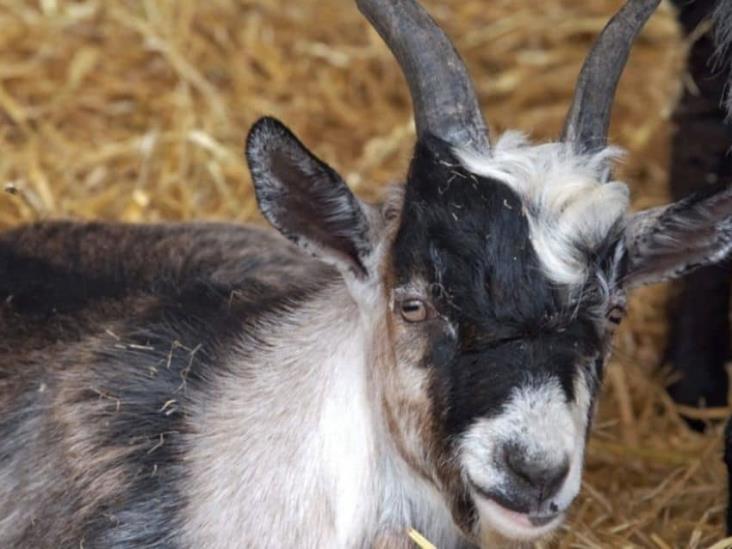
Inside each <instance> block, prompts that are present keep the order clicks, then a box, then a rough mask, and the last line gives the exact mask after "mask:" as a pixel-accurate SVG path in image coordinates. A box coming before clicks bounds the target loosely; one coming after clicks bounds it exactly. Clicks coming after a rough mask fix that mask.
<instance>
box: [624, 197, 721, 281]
mask: <svg viewBox="0 0 732 549" xmlns="http://www.w3.org/2000/svg"><path fill="white" fill-rule="evenodd" d="M625 250H626V252H625V257H624V262H625V265H624V267H623V272H624V275H623V277H622V285H623V286H625V287H633V286H640V285H642V284H651V283H653V282H661V281H664V280H671V279H673V278H678V277H680V276H682V275H684V274H686V273H688V272H690V271H692V270H694V269H696V268H697V267H703V266H704V265H709V264H712V263H716V262H718V261H722V260H723V259H725V258H726V257H727V256H728V255H730V252H732V186H728V185H713V186H710V187H709V188H708V189H704V190H703V191H700V192H698V193H695V194H693V195H691V196H689V197H687V198H685V199H683V200H680V201H678V202H675V203H674V204H671V205H670V206H664V207H660V208H654V209H651V210H645V211H642V212H638V213H637V214H635V215H633V216H632V217H631V219H630V221H629V223H628V225H627V228H626V231H625Z"/></svg>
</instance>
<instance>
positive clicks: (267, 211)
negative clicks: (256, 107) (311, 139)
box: [246, 118, 371, 278]
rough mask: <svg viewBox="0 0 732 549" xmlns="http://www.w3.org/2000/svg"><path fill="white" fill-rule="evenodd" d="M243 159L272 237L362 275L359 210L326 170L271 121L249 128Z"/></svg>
mask: <svg viewBox="0 0 732 549" xmlns="http://www.w3.org/2000/svg"><path fill="white" fill-rule="evenodd" d="M246 156H247V160H248V162H249V170H250V171H251V173H252V180H253V182H254V190H255V193H256V195H257V203H258V204H259V209H260V210H261V212H262V214H264V217H266V218H267V220H268V221H269V222H270V223H271V224H272V225H273V226H274V227H275V228H276V229H277V230H278V231H280V232H281V233H282V234H283V235H285V236H286V237H287V238H289V239H290V240H292V241H293V242H294V243H295V244H297V245H298V246H300V247H301V248H303V249H304V250H306V251H308V252H310V253H312V254H313V255H315V256H316V257H319V258H321V259H323V260H324V261H326V262H328V263H331V264H334V265H335V266H337V267H339V268H340V269H341V270H343V269H345V270H346V271H350V272H352V273H353V274H355V275H356V276H357V277H359V278H360V277H364V276H366V275H367V274H368V273H367V269H366V266H365V259H366V258H367V256H368V255H369V253H370V252H371V242H370V238H369V234H370V231H369V224H368V219H367V216H366V214H365V211H364V207H363V205H362V204H361V203H360V201H359V200H358V199H357V198H356V197H355V196H354V195H353V193H352V192H351V191H350V190H349V189H348V187H347V186H346V184H345V182H344V181H343V179H342V178H341V177H340V176H339V175H338V174H337V173H336V172H335V171H334V170H333V169H332V168H330V167H329V166H328V165H326V164H325V163H323V162H322V161H320V160H319V159H318V158H316V157H315V156H314V155H313V154H312V153H311V152H310V151H308V150H307V149H306V148H305V146H304V145H303V144H302V143H301V142H300V141H299V140H298V139H297V137H295V135H293V133H292V132H291V131H290V130H288V129H287V128H286V127H285V126H284V125H283V124H282V123H281V122H279V121H278V120H275V119H274V118H262V119H260V120H258V121H257V122H256V123H255V124H254V126H252V129H251V131H250V132H249V137H248V138H247V145H246Z"/></svg>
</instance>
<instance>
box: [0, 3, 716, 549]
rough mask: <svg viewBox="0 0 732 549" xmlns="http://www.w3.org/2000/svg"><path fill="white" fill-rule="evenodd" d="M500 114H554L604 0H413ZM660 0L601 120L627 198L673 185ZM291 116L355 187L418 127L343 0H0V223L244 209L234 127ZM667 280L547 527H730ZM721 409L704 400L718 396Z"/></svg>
mask: <svg viewBox="0 0 732 549" xmlns="http://www.w3.org/2000/svg"><path fill="white" fill-rule="evenodd" d="M425 3H426V4H427V6H428V7H429V8H430V9H431V11H432V12H433V14H434V15H435V16H436V18H437V19H438V20H439V21H440V22H441V23H442V24H443V25H444V27H445V28H446V29H447V30H448V32H449V34H450V35H451V36H452V37H453V38H454V39H455V42H456V43H457V46H458V49H459V50H460V51H461V52H462V54H463V55H464V57H465V59H466V61H467V63H468V65H469V67H470V69H471V72H472V74H473V77H474V79H475V81H476V86H477V89H478V92H479V95H480V99H481V102H482V104H483V106H484V109H485V112H486V113H487V115H488V117H489V119H490V122H491V125H492V128H493V131H494V133H495V132H499V131H502V130H503V129H506V128H518V129H522V130H525V131H527V132H530V133H531V134H532V135H533V136H535V137H536V138H537V139H549V138H551V137H553V136H555V135H556V134H557V132H558V130H559V128H560V126H561V122H562V118H563V115H564V113H565V110H566V108H567V106H568V102H569V98H570V95H571V91H572V86H573V81H574V78H575V76H576V74H577V71H578V69H579V65H580V63H581V60H582V58H583V56H584V54H585V52H586V51H587V48H588V46H589V44H590V42H591V40H592V38H593V36H594V35H595V34H596V33H597V32H599V30H600V29H601V28H602V26H603V25H604V23H605V21H606V20H607V18H608V17H609V15H610V14H611V13H612V12H613V11H614V10H615V9H616V8H617V7H618V6H619V4H620V2H619V1H618V0H545V1H542V2H537V1H531V0H490V1H487V0H450V1H443V2H437V1H436V0H431V1H426V2H425ZM680 36H681V35H680V32H679V29H678V28H677V25H676V22H675V19H674V14H673V12H672V9H671V8H670V6H668V5H665V4H664V5H662V8H661V9H660V11H659V13H657V14H656V15H655V16H654V17H653V19H652V21H651V23H650V24H649V26H648V27H647V29H646V31H644V33H643V35H642V36H641V37H640V39H639V42H638V44H637V46H636V47H635V49H634V51H633V55H632V57H631V61H630V64H629V67H628V69H627V70H626V74H625V76H624V79H623V81H622V83H621V86H620V90H619V94H618V101H617V103H616V108H615V112H614V120H613V127H612V138H613V141H614V142H615V143H617V144H620V145H621V146H623V147H625V148H627V149H628V151H629V155H628V158H627V160H626V162H625V164H624V166H623V168H622V170H621V175H622V176H623V177H625V178H626V180H628V181H629V182H630V183H631V188H632V194H633V198H634V205H635V207H639V208H640V207H648V206H651V205H655V204H659V203H662V202H664V201H665V200H667V188H666V187H667V180H666V175H667V157H668V137H669V131H670V128H669V123H668V119H669V115H670V113H671V111H672V109H673V106H674V104H675V101H676V99H677V97H678V95H679V92H680V90H681V86H682V84H683V82H684V79H683V78H682V73H683V64H684V55H685V50H686V44H684V43H683V42H682V40H681V38H680ZM265 113H266V114H273V115H275V116H277V117H280V118H281V119H283V120H284V121H286V123H288V124H289V125H291V126H292V127H293V128H294V129H295V130H296V131H297V133H298V134H299V135H300V136H301V137H302V139H303V140H304V141H305V143H307V144H308V145H309V146H311V147H312V148H313V149H314V150H315V151H316V152H317V153H318V154H319V155H321V156H322V157H323V158H324V159H325V160H326V161H328V162H330V163H332V164H333V165H334V166H336V167H337V168H338V169H339V170H340V171H341V173H343V174H344V175H345V176H346V177H347V179H348V182H349V183H350V184H351V185H352V186H353V188H355V189H356V190H357V192H358V193H359V194H361V195H362V196H364V197H366V198H374V197H376V196H378V192H379V187H380V186H381V185H382V184H383V183H386V182H390V181H394V180H396V179H398V178H399V177H400V176H401V175H402V174H403V173H404V170H405V167H406V163H407V161H408V158H409V152H410V148H411V146H412V144H413V135H414V132H413V123H412V120H411V117H410V104H409V99H408V94H407V91H406V87H405V85H404V83H403V81H402V78H401V76H400V74H399V71H398V69H397V66H396V63H395V62H394V61H393V60H392V58H391V56H390V54H389V53H388V51H387V49H386V48H385V46H383V44H382V43H381V41H380V40H379V39H378V37H377V36H376V34H375V33H374V32H373V31H371V30H369V29H368V28H367V26H366V24H365V23H364V21H363V20H362V19H361V18H360V16H359V15H358V13H357V11H356V9H355V7H354V6H353V5H352V3H351V2H346V1H344V0H298V1H297V2H285V1H278V0H207V1H204V0H199V1H193V0H180V1H177V2H174V1H172V0H164V1H158V0H137V1H125V0H86V1H79V2H70V1H65V0H34V1H30V0H0V150H1V151H2V153H1V154H0V182H1V183H2V185H3V186H4V191H5V192H1V193H0V227H9V226H12V225H15V224H17V223H20V222H26V221H31V220H35V219H39V218H47V217H58V216H64V217H68V216H73V217H81V218H104V219H123V220H128V221H155V220H172V219H193V218H215V219H229V220H237V221H245V220H256V221H257V222H261V220H260V219H259V218H258V217H257V213H256V207H255V203H254V200H253V196H252V191H251V187H250V182H249V176H248V173H247V171H246V168H245V164H244V161H243V157H242V154H241V149H242V143H243V136H244V134H245V132H246V130H247V128H248V127H249V125H250V124H251V123H252V122H253V121H254V120H255V119H256V118H257V117H258V116H260V115H262V114H265ZM668 291H669V290H668V289H667V288H665V287H654V288H650V289H645V290H642V291H639V292H637V293H636V295H635V298H634V299H633V301H632V304H631V307H630V315H629V318H628V320H627V321H626V322H625V324H624V327H623V329H622V330H621V331H620V333H619V334H618V335H617V338H616V347H617V351H616V354H615V358H614V360H613V363H612V366H611V368H610V370H609V373H608V378H607V380H606V384H605V391H604V395H603V397H602V405H601V407H600V411H599V414H598V417H597V421H596V424H595V428H594V432H593V435H592V440H591V442H590V445H589V453H588V460H587V472H586V477H585V482H584V486H583V492H582V496H581V497H580V499H579V501H578V502H577V503H576V505H575V506H574V511H573V513H572V519H571V520H570V522H569V524H568V525H567V526H566V527H565V528H564V529H563V531H562V532H561V535H560V536H558V537H557V539H556V541H554V542H552V543H551V544H548V545H549V546H556V547H633V546H639V547H657V548H661V549H663V548H667V547H708V546H709V545H711V544H712V543H714V542H716V541H718V540H719V539H721V538H722V536H723V528H722V522H723V513H724V504H725V494H724V482H725V478H726V477H725V474H724V469H723V467H722V463H721V459H720V458H721V445H720V436H721V430H720V426H719V425H718V424H717V423H713V424H712V426H711V429H709V430H708V433H707V434H705V435H699V434H696V433H692V432H690V431H689V430H688V429H687V428H686V427H685V425H684V424H683V422H682V421H681V420H680V417H679V413H678V409H677V408H676V407H675V406H674V405H673V404H672V403H671V402H670V401H669V399H668V398H667V397H666V396H665V393H664V391H663V386H664V382H665V381H666V379H665V375H664V373H663V370H660V369H659V368H658V366H659V364H660V361H661V352H662V348H663V344H664V337H665V335H666V325H665V322H664V307H665V303H666V298H667V294H668ZM724 413H725V411H724V410H721V411H720V410H712V411H706V412H703V413H702V414H701V415H702V416H704V417H710V418H713V417H722V416H723V415H724Z"/></svg>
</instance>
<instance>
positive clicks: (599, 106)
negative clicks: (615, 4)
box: [561, 0, 661, 151]
mask: <svg viewBox="0 0 732 549" xmlns="http://www.w3.org/2000/svg"><path fill="white" fill-rule="evenodd" d="M660 1H661V0H628V1H627V2H626V3H625V5H624V6H623V7H622V8H620V11H618V13H616V14H615V16H614V17H613V18H612V19H611V20H610V21H609V22H608V24H607V25H606V26H605V28H604V29H603V31H602V32H601V33H600V36H599V37H598V38H597V40H596V41H595V44H594V46H592V49H591V50H590V53H589V54H588V55H587V58H586V59H585V63H584V65H582V70H581V71H580V74H579V78H578V79H577V85H576V87H575V90H574V98H573V99H572V106H571V107H570V109H569V113H567V120H566V121H565V123H564V130H563V131H562V137H561V140H562V141H565V142H572V143H575V144H576V148H577V149H579V150H583V151H596V150H598V149H601V148H603V147H605V145H607V131H608V127H609V126H610V111H611V110H612V104H613V98H614V97H615V88H617V86H618V81H619V80H620V75H621V74H622V72H623V68H624V67H625V63H626V61H627V60H628V54H629V53H630V47H631V45H632V44H633V40H634V39H635V37H636V36H637V35H638V33H639V32H640V30H641V29H642V28H643V25H644V24H645V22H646V20H647V19H648V18H649V17H650V16H651V14H652V13H653V11H654V10H655V9H656V7H657V6H658V4H659V3H660Z"/></svg>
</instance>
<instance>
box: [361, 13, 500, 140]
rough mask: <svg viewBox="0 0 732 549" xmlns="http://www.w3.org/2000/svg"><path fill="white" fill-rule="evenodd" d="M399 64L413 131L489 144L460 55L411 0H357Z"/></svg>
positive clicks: (432, 21)
mask: <svg viewBox="0 0 732 549" xmlns="http://www.w3.org/2000/svg"><path fill="white" fill-rule="evenodd" d="M356 4H357V5H358V8H359V10H361V13H363V14H364V16H365V17H366V18H367V19H368V20H369V22H370V23H371V25H372V26H373V27H374V28H375V29H376V31H377V32H378V33H379V35H380V36H381V38H382V39H383V40H384V42H386V44H387V46H389V49H391V51H392V53H393V54H394V56H395V57H396V59H397V61H398V62H399V65H400V66H401V69H402V72H403V73H404V77H405V78H406V80H407V84H408V85H409V91H410V93H411V96H412V103H413V107H414V119H415V123H416V126H417V136H423V135H424V134H426V133H431V134H433V135H436V136H437V137H440V138H442V139H444V140H445V141H447V142H449V143H451V144H453V145H456V146H460V147H469V148H472V149H474V150H476V151H487V150H488V149H489V148H490V143H489V140H488V129H487V126H486V123H485V121H484V119H483V116H482V114H481V112H480V107H479V105H478V99H477V97H476V95H475V91H474V90H473V85H472V83H471V81H470V77H469V76H468V72H467V70H466V68H465V64H464V63H463V61H462V59H461V58H460V55H459V54H458V53H457V51H456V50H455V47H454V46H453V44H452V42H450V39H449V38H448V37H447V35H446V34H445V33H444V32H443V31H442V29H441V28H440V27H439V26H438V25H437V23H435V21H434V20H433V19H432V18H431V17H430V16H429V14H428V13H427V12H426V11H425V10H424V9H423V8H422V7H421V6H420V5H419V4H418V3H417V2H415V1H413V0H356Z"/></svg>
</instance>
